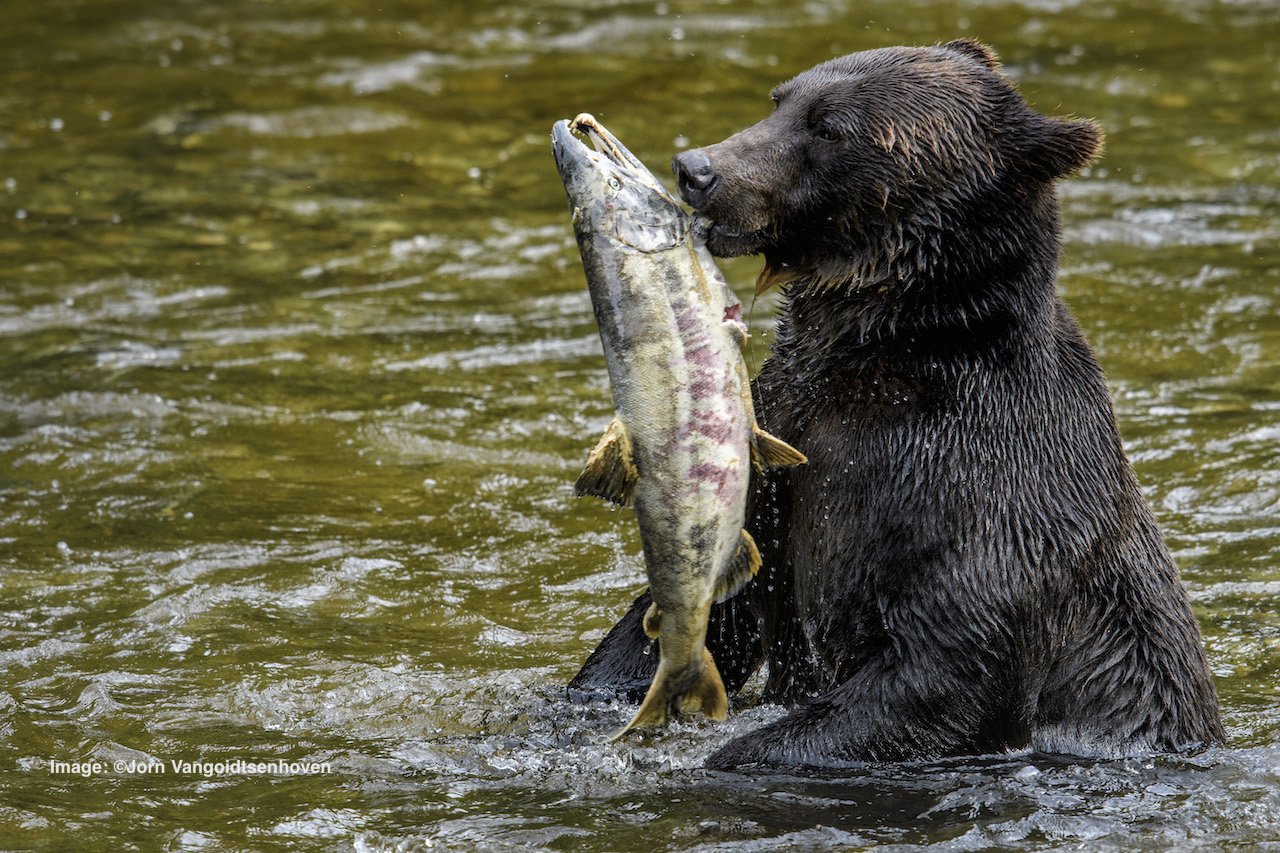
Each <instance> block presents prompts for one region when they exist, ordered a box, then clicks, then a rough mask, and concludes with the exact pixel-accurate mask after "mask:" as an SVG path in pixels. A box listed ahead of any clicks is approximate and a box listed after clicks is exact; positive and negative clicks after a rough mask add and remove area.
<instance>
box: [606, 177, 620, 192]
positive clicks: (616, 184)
mask: <svg viewBox="0 0 1280 853" xmlns="http://www.w3.org/2000/svg"><path fill="white" fill-rule="evenodd" d="M609 186H611V187H613V188H614V189H615V190H620V189H622V181H620V180H618V179H617V178H610V179H609Z"/></svg>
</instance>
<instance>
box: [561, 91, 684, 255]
mask: <svg viewBox="0 0 1280 853" xmlns="http://www.w3.org/2000/svg"><path fill="white" fill-rule="evenodd" d="M579 128H580V129H581V132H583V133H585V134H586V135H587V137H588V138H589V139H591V140H592V142H593V143H595V145H596V149H592V148H589V147H588V146H587V145H586V144H584V143H583V142H582V141H581V140H580V139H578V137H577V136H576V135H575V134H574V130H575V129H579ZM551 153H552V155H553V156H554V157H555V161H556V169H557V170H558V171H559V173H560V180H561V182H562V183H563V184H564V190H565V195H567V196H568V198H569V207H570V210H571V211H572V214H573V225H574V231H575V233H576V234H577V237H578V244H579V246H580V247H583V249H584V253H585V250H586V246H587V244H589V243H594V244H595V246H594V250H595V251H596V252H597V253H607V252H615V253H616V252H642V253H653V252H663V251H669V250H671V249H675V248H677V247H679V246H681V245H683V244H684V243H685V240H686V239H687V237H688V234H689V229H690V227H691V222H692V220H691V218H690V217H689V215H688V214H687V213H686V212H685V211H684V208H682V207H681V206H680V204H679V202H677V201H676V200H675V198H674V197H673V196H672V195H671V194H670V193H669V192H667V190H666V188H665V187H663V186H662V183H661V182H660V181H659V180H658V179H657V177H655V176H654V174H653V173H652V172H650V171H649V170H648V169H647V168H645V166H644V164H643V163H641V162H640V161H639V160H638V159H636V157H635V155H634V154H632V153H631V152H630V151H628V150H627V149H626V148H625V147H624V146H623V145H622V143H621V142H618V140H617V139H615V138H614V137H613V136H612V134H610V133H609V132H608V131H607V130H605V129H604V127H602V126H601V125H600V124H599V123H598V122H596V121H595V119H593V118H591V117H590V116H587V115H586V114H583V115H582V116H579V117H578V118H577V119H575V120H574V122H573V123H570V122H568V121H558V122H556V123H555V125H554V126H553V127H552V128H551ZM584 260H585V257H584Z"/></svg>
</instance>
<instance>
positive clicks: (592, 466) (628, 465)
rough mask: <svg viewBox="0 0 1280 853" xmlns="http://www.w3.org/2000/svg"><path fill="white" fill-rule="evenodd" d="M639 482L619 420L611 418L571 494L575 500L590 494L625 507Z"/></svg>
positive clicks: (637, 472)
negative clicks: (575, 496) (575, 494)
mask: <svg viewBox="0 0 1280 853" xmlns="http://www.w3.org/2000/svg"><path fill="white" fill-rule="evenodd" d="M639 480H640V472H639V471H637V470H636V463H635V460H634V459H632V457H631V437H630V436H628V435H627V428H626V427H625V426H623V424H622V421H620V420H618V419H617V418H614V419H613V420H612V421H610V423H609V428H608V429H606V430H605V431H604V435H602V436H600V441H599V443H598V444H596V447H595V450H592V451H591V455H590V456H588V457H587V466H586V467H585V468H583V469H582V473H581V474H580V475H579V476H578V482H577V483H576V484H575V486H574V491H575V492H576V493H577V494H578V496H579V497H581V496H582V495H594V496H596V497H598V498H604V499H605V500H607V501H613V502H614V503H616V504H621V505H622V506H626V505H627V504H629V503H631V493H632V492H634V491H635V488H636V483H637V482H638V481H639Z"/></svg>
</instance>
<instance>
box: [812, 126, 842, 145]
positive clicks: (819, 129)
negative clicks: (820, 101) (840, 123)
mask: <svg viewBox="0 0 1280 853" xmlns="http://www.w3.org/2000/svg"><path fill="white" fill-rule="evenodd" d="M813 134H814V136H816V137H818V138H819V139H821V140H822V141H823V142H838V141H839V140H840V137H841V133H840V130H839V128H837V127H835V125H831V124H828V123H826V122H824V121H820V122H818V123H817V124H816V125H814V128H813Z"/></svg>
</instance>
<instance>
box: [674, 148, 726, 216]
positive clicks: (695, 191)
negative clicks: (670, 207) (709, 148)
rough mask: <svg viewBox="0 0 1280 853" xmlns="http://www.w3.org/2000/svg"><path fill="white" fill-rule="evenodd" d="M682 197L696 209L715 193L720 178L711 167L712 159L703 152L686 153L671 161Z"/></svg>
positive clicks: (696, 150) (695, 150)
mask: <svg viewBox="0 0 1280 853" xmlns="http://www.w3.org/2000/svg"><path fill="white" fill-rule="evenodd" d="M671 168H672V170H673V171H674V172H675V173H676V186H678V187H679V188H680V195H682V196H683V197H684V200H685V201H687V202H688V203H689V205H690V206H691V207H693V208H694V209H697V208H700V207H702V206H703V205H704V204H706V203H707V199H708V198H710V197H711V194H712V193H713V192H715V189H716V186H717V185H718V184H719V183H720V176H719V175H717V174H716V170H715V169H714V168H713V167H712V166H711V158H710V157H708V156H707V155H706V154H703V153H702V151H701V150H698V149H694V150H693V151H685V152H683V153H681V154H677V155H676V156H675V158H674V159H672V161H671Z"/></svg>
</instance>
